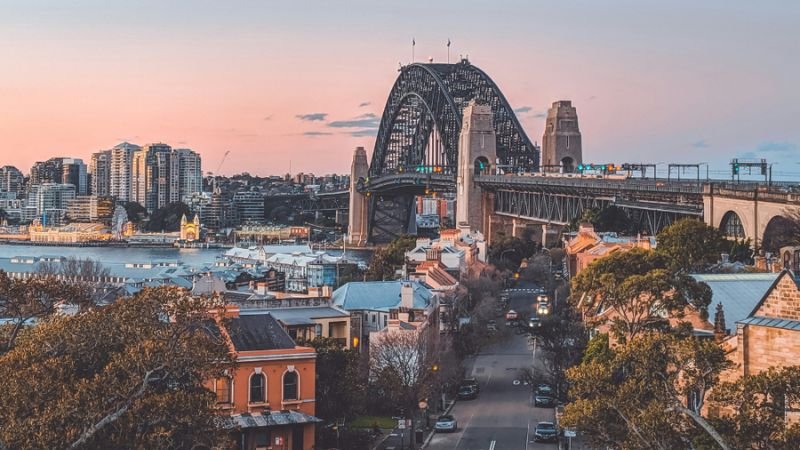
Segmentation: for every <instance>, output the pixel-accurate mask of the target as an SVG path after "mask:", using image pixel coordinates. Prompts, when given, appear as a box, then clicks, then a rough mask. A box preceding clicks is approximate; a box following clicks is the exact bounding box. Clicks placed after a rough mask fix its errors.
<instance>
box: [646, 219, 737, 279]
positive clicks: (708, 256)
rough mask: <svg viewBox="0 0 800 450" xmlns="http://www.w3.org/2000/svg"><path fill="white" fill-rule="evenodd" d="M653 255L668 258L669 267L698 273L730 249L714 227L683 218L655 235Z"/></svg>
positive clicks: (722, 235)
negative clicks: (655, 245)
mask: <svg viewBox="0 0 800 450" xmlns="http://www.w3.org/2000/svg"><path fill="white" fill-rule="evenodd" d="M656 240H657V242H658V246H657V247H656V252H657V253H658V254H660V255H663V256H664V257H665V258H667V259H668V261H669V263H670V268H671V269H673V270H681V271H683V272H686V273H702V272H705V271H707V270H708V269H709V267H711V266H712V265H714V264H716V263H717V261H719V260H720V254H721V253H722V252H727V251H729V250H730V244H729V243H728V242H727V241H726V239H725V236H724V234H723V233H722V231H720V230H719V229H718V228H714V227H712V226H709V225H706V224H705V222H703V221H702V220H698V219H683V220H679V221H677V222H675V223H673V224H672V225H670V226H668V227H667V228H665V229H664V230H663V231H661V233H658V236H656Z"/></svg>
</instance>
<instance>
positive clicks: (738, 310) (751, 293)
mask: <svg viewBox="0 0 800 450" xmlns="http://www.w3.org/2000/svg"><path fill="white" fill-rule="evenodd" d="M778 275H779V274H777V273H719V274H707V275H692V278H694V279H695V280H697V281H702V282H704V283H706V284H708V286H709V287H710V288H711V292H712V296H711V304H710V305H709V307H708V310H709V313H710V316H711V317H710V318H709V320H714V319H713V315H714V313H713V311H714V310H715V308H716V305H717V303H722V309H723V311H725V320H726V321H727V322H728V323H729V324H731V323H736V322H739V321H742V320H744V319H746V318H747V317H748V316H749V315H750V313H751V312H752V311H753V308H755V306H756V305H757V304H758V302H759V301H761V299H762V298H763V297H764V294H766V293H767V291H768V290H769V288H770V287H771V286H772V284H773V283H774V282H775V279H777V278H778Z"/></svg>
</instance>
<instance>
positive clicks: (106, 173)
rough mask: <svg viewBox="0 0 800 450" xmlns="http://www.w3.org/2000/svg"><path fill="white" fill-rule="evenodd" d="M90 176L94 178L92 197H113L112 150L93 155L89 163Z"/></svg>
mask: <svg viewBox="0 0 800 450" xmlns="http://www.w3.org/2000/svg"><path fill="white" fill-rule="evenodd" d="M89 174H90V175H91V178H92V189H91V191H92V192H91V193H92V195H99V196H101V197H108V196H110V195H111V150H104V151H101V152H97V153H93V154H92V159H91V160H90V161H89Z"/></svg>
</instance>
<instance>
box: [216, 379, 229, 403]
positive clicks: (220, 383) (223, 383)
mask: <svg viewBox="0 0 800 450" xmlns="http://www.w3.org/2000/svg"><path fill="white" fill-rule="evenodd" d="M215 389H216V391H217V403H231V402H232V401H233V380H231V378H230V377H227V376H226V377H221V378H217V382H216V386H215Z"/></svg>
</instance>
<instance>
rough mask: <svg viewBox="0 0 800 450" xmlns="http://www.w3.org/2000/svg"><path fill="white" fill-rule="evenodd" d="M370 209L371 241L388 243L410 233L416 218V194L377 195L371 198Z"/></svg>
mask: <svg viewBox="0 0 800 450" xmlns="http://www.w3.org/2000/svg"><path fill="white" fill-rule="evenodd" d="M369 209H370V210H369V216H370V221H369V224H368V236H369V238H368V240H369V242H372V243H376V244H383V243H388V242H391V241H392V240H394V239H396V238H398V237H399V236H402V235H404V234H408V232H409V229H408V228H409V224H410V223H411V220H413V218H414V217H413V212H414V195H410V194H399V195H375V196H372V197H371V198H370V201H369Z"/></svg>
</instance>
